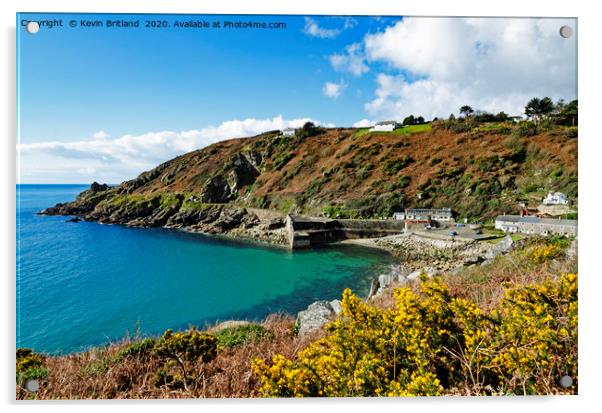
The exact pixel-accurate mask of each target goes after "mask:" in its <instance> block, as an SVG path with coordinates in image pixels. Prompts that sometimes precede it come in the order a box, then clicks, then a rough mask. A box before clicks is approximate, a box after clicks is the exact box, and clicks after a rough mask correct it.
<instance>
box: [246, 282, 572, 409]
mask: <svg viewBox="0 0 602 413" xmlns="http://www.w3.org/2000/svg"><path fill="white" fill-rule="evenodd" d="M420 290H421V292H420V294H416V293H414V292H412V290H411V289H410V288H399V289H397V290H396V291H395V307H394V308H393V309H385V310H383V309H379V308H377V307H374V306H371V305H369V304H367V303H365V302H363V301H362V300H360V299H359V298H358V297H356V296H354V295H353V294H352V293H351V291H350V290H345V292H344V293H343V301H342V312H341V317H340V318H339V319H338V320H336V321H334V322H332V323H331V324H329V325H328V326H327V332H328V334H327V336H326V337H325V338H323V339H321V340H318V341H316V342H314V343H312V344H311V345H310V346H309V347H307V348H306V349H304V350H303V351H301V352H300V353H299V354H298V356H297V357H296V358H295V359H288V358H285V357H284V356H282V355H276V356H274V357H273V358H272V360H271V361H269V362H266V361H265V360H261V359H255V360H254V361H253V369H254V371H255V372H256V373H257V374H258V375H259V376H260V378H261V381H262V386H261V392H262V394H263V395H264V396H280V397H290V396H426V395H439V394H444V393H446V392H449V393H456V394H457V393H461V394H486V395H492V394H543V393H547V394H550V393H566V392H571V393H575V392H576V386H577V384H576V383H577V380H576V378H577V275H576V274H568V275H563V276H562V277H560V279H559V280H558V281H555V282H552V281H548V282H545V283H543V284H540V285H528V286H515V287H509V288H508V289H507V290H506V295H505V297H504V298H503V299H502V301H501V302H500V303H499V305H498V307H497V308H496V309H494V310H493V311H491V312H488V313H485V312H483V311H482V310H481V309H480V308H479V307H478V306H477V305H476V304H475V303H473V302H470V301H468V300H465V299H462V298H457V297H453V296H451V295H450V293H449V290H448V288H447V286H446V285H445V284H444V283H443V282H442V281H441V279H440V278H433V279H430V280H423V281H422V284H421V286H420ZM564 375H570V376H571V377H573V379H574V380H575V381H574V383H575V384H574V385H573V387H572V388H571V389H563V388H561V387H560V386H559V385H558V379H559V378H560V377H561V376H564Z"/></svg>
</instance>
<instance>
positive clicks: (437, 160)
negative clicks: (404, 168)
mask: <svg viewBox="0 0 602 413" xmlns="http://www.w3.org/2000/svg"><path fill="white" fill-rule="evenodd" d="M442 160H443V159H441V158H433V159H431V162H430V165H431V166H435V165H437V164H439V163H441V161H442Z"/></svg>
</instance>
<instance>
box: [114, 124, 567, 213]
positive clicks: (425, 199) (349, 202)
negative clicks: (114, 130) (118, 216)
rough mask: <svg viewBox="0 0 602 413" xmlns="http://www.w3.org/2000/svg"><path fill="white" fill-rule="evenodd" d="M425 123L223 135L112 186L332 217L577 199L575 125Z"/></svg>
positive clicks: (486, 209) (502, 208) (509, 207)
mask: <svg viewBox="0 0 602 413" xmlns="http://www.w3.org/2000/svg"><path fill="white" fill-rule="evenodd" d="M423 126H424V125H423ZM426 126H427V127H423V128H421V129H422V130H424V131H419V132H415V133H412V130H411V127H410V129H407V130H403V129H402V130H399V131H395V132H393V133H368V132H367V131H366V130H365V129H354V128H336V129H320V130H319V131H318V134H317V135H315V136H310V137H294V138H286V137H283V136H281V134H280V132H279V131H271V132H267V133H264V134H261V135H258V136H255V137H250V138H240V139H231V140H227V141H222V142H219V143H216V144H213V145H211V146H208V147H206V148H203V149H200V150H197V151H193V152H190V153H187V154H185V155H182V156H179V157H177V158H174V159H172V160H170V161H168V162H166V163H164V164H162V165H159V166H158V167H157V168H155V169H153V170H151V171H148V172H145V173H143V174H141V175H140V176H139V177H137V178H136V179H133V180H131V181H127V182H124V183H123V184H121V186H120V187H119V190H118V192H119V193H120V194H122V195H123V196H127V195H128V194H139V195H143V194H150V193H157V192H161V193H181V194H183V195H184V196H188V197H192V198H193V199H195V200H197V201H198V200H200V201H201V202H205V203H225V202H228V203H231V204H235V205H241V206H254V207H262V208H270V209H277V210H281V211H284V212H297V213H307V214H315V215H331V216H334V215H336V216H339V217H377V216H386V215H390V214H391V213H392V212H393V211H396V210H401V209H403V208H404V207H447V206H449V207H451V208H453V209H454V210H455V211H456V212H457V213H458V214H459V216H468V217H471V218H485V219H487V218H491V217H493V216H495V215H496V214H499V213H503V212H508V213H510V212H516V211H517V204H518V202H526V203H529V204H535V205H536V204H538V203H539V202H540V201H541V198H542V197H543V196H545V193H546V192H547V191H549V190H556V191H562V192H565V193H567V194H568V195H569V196H570V197H571V198H572V200H573V202H575V203H576V201H577V195H578V194H577V138H576V136H575V131H574V130H571V131H569V130H568V129H567V128H563V127H555V128H554V129H552V130H548V131H544V132H540V133H539V134H537V135H535V136H528V137H520V136H518V135H517V134H516V130H515V129H516V128H514V129H513V126H512V125H511V124H508V125H507V126H504V125H500V124H498V125H493V126H491V125H488V126H487V127H483V126H482V125H481V126H479V127H476V128H473V129H472V130H471V131H469V132H462V133H454V132H452V131H450V130H447V129H445V128H442V127H438V126H437V124H435V125H433V127H431V126H430V125H426ZM569 132H572V133H569Z"/></svg>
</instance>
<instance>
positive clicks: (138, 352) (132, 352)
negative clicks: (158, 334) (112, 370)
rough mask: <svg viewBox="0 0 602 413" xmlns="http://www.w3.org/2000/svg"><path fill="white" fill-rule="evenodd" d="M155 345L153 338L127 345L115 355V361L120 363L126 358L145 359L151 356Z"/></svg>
mask: <svg viewBox="0 0 602 413" xmlns="http://www.w3.org/2000/svg"><path fill="white" fill-rule="evenodd" d="M155 343H156V340H155V339H154V338H145V339H144V340H140V341H136V342H134V343H132V344H129V345H127V346H125V347H124V348H123V349H121V350H120V351H119V352H118V353H117V354H116V355H115V361H116V362H120V361H122V360H125V359H126V358H128V357H131V358H146V357H148V356H150V355H151V353H152V350H153V348H154V347H155Z"/></svg>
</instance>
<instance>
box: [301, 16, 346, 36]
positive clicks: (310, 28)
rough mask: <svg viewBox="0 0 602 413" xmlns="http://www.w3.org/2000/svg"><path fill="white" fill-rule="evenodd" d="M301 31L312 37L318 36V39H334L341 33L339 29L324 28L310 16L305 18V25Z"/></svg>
mask: <svg viewBox="0 0 602 413" xmlns="http://www.w3.org/2000/svg"><path fill="white" fill-rule="evenodd" d="M303 33H305V34H307V35H308V36H312V37H319V38H320V39H334V38H335V37H337V36H338V35H339V34H341V30H340V29H325V28H323V27H320V26H319V25H318V23H317V22H316V21H315V20H314V19H312V18H311V17H306V18H305V27H304V28H303Z"/></svg>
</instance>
